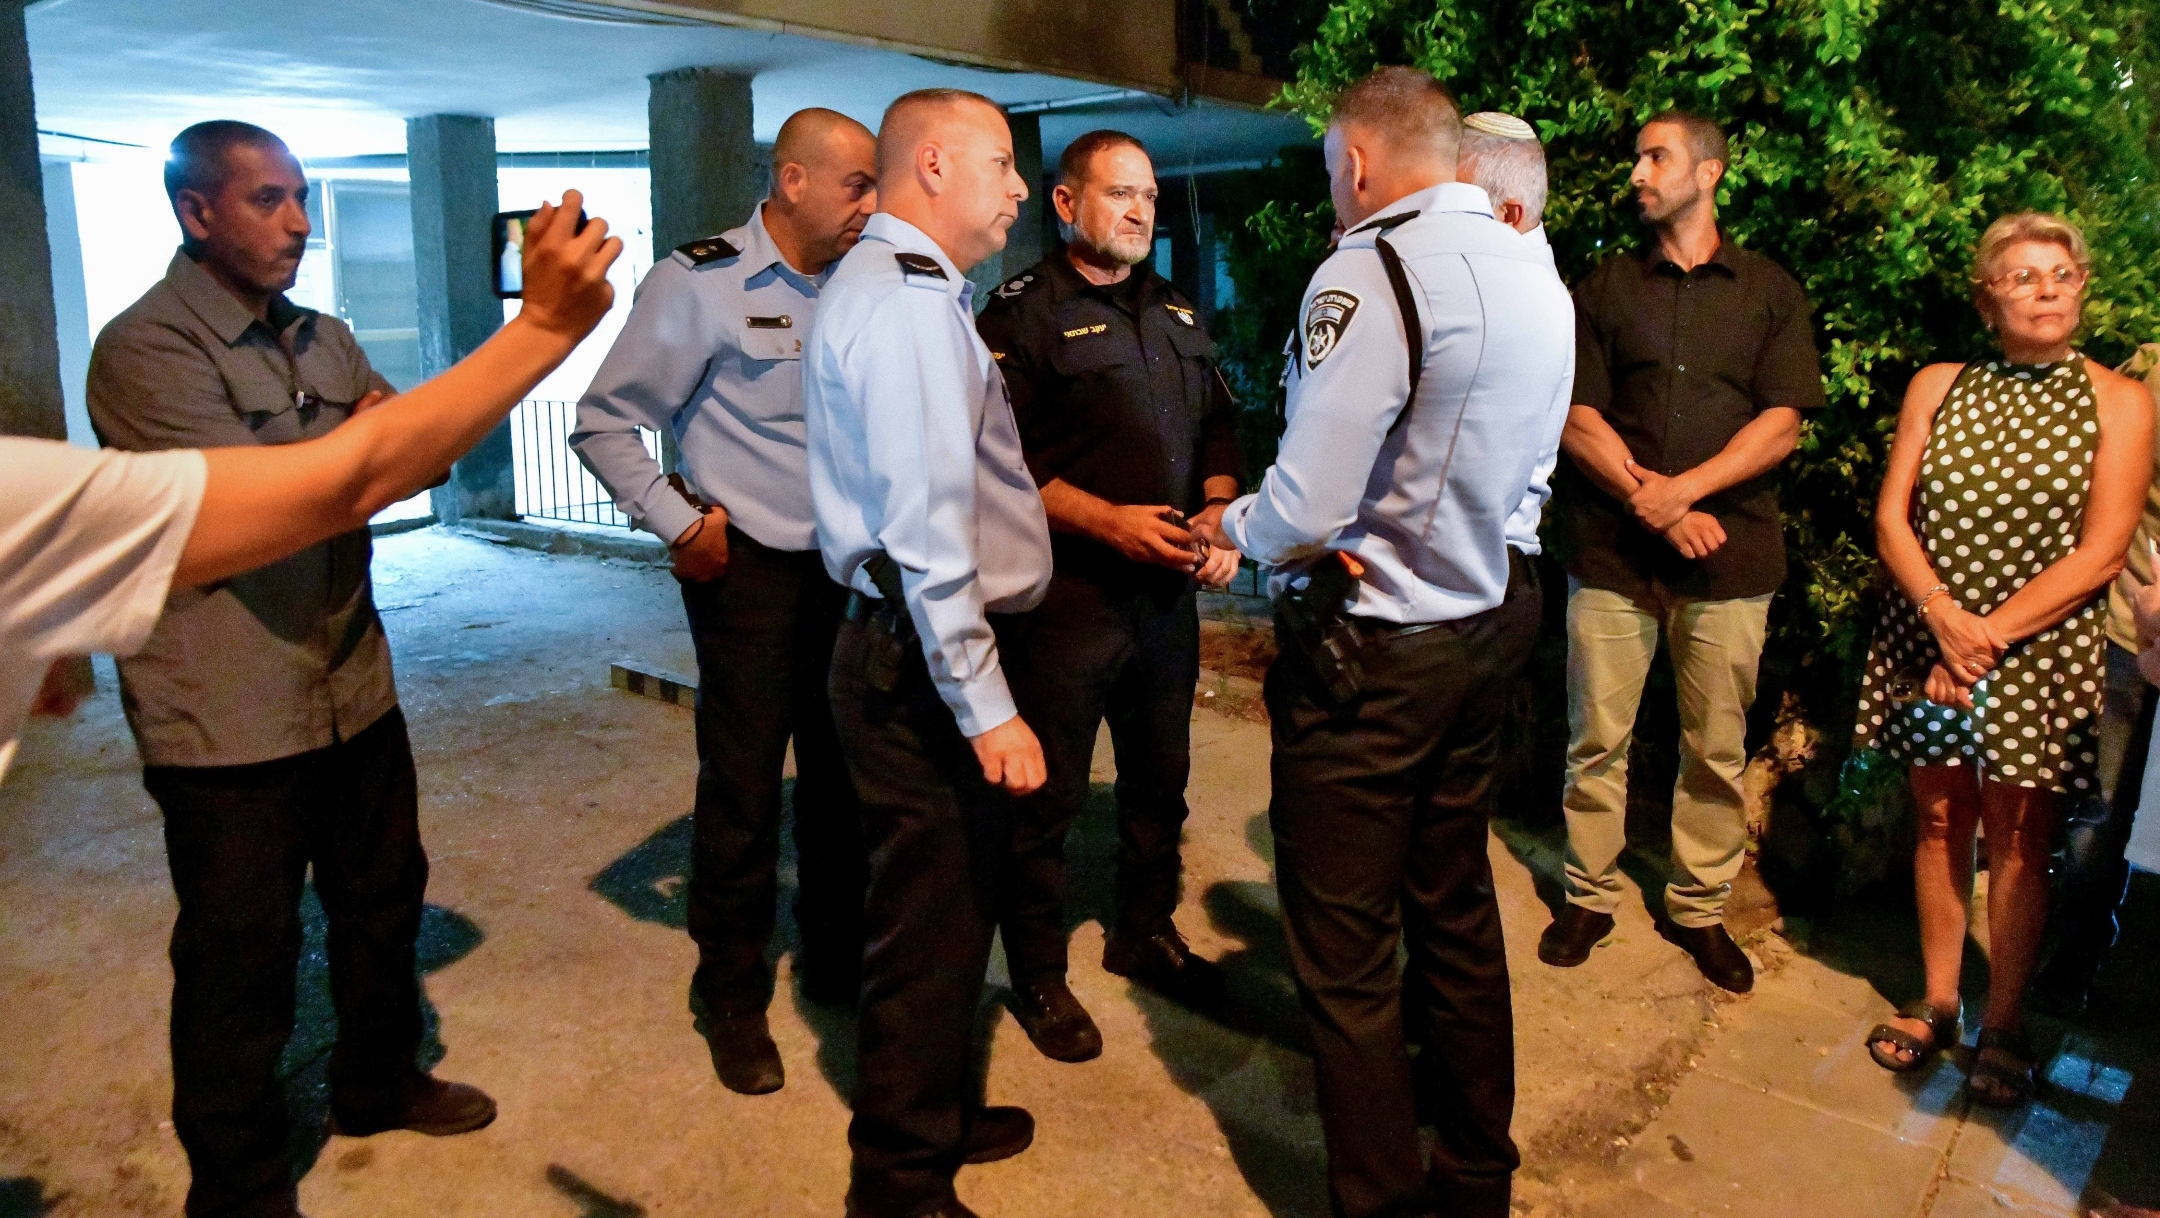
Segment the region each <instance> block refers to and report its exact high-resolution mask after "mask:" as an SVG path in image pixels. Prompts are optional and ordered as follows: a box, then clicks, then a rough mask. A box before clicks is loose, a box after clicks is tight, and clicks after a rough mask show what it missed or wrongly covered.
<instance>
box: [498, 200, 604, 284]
mask: <svg viewBox="0 0 2160 1218" xmlns="http://www.w3.org/2000/svg"><path fill="white" fill-rule="evenodd" d="M539 214H540V209H539V208H537V207H528V208H526V209H525V210H524V211H499V212H496V213H495V222H494V224H493V226H492V227H493V229H494V238H495V258H494V266H495V294H496V295H497V296H500V297H502V298H503V299H504V300H514V299H517V298H519V297H522V296H524V295H525V225H526V224H527V223H528V222H530V221H531V220H532V218H533V217H534V216H537V215H539ZM584 231H585V211H584V209H583V208H580V209H578V214H577V227H576V228H574V229H572V230H571V232H572V233H573V234H575V233H582V232H584Z"/></svg>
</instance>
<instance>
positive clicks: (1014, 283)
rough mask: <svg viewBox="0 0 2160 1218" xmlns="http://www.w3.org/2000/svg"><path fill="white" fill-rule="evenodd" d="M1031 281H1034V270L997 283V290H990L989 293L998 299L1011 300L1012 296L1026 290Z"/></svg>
mask: <svg viewBox="0 0 2160 1218" xmlns="http://www.w3.org/2000/svg"><path fill="white" fill-rule="evenodd" d="M1033 282H1035V272H1033V271H1029V272H1028V273H1027V274H1025V275H1022V276H1019V277H1018V278H1016V279H1008V280H1006V281H1005V282H1004V283H1002V284H999V285H998V290H997V291H995V292H992V293H991V295H992V296H995V297H997V298H998V299H999V300H1011V299H1012V298H1013V297H1015V296H1018V295H1019V294H1020V293H1022V292H1025V291H1027V290H1028V285H1029V284H1031V283H1033Z"/></svg>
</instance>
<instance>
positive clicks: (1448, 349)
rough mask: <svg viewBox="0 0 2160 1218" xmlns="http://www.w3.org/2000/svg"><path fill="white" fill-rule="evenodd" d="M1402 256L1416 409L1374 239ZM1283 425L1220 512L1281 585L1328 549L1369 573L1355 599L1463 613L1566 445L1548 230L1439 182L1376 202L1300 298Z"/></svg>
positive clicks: (1384, 609) (1432, 616)
mask: <svg viewBox="0 0 2160 1218" xmlns="http://www.w3.org/2000/svg"><path fill="white" fill-rule="evenodd" d="M1406 212H1416V213H1418V215H1417V217H1416V218H1415V219H1412V220H1409V221H1407V222H1405V223H1402V224H1400V225H1398V226H1396V227H1395V228H1394V229H1393V230H1392V231H1391V232H1389V233H1388V234H1387V237H1388V243H1389V244H1390V245H1392V246H1394V248H1395V250H1396V252H1397V253H1398V254H1399V255H1401V257H1402V261H1403V266H1404V270H1405V271H1406V273H1407V275H1408V278H1409V281H1410V288H1411V294H1412V296H1413V297H1414V298H1415V299H1416V300H1417V303H1418V309H1419V312H1420V314H1421V318H1422V321H1423V324H1424V342H1425V369H1424V373H1423V375H1422V379H1420V381H1419V382H1418V392H1417V401H1416V403H1415V407H1414V410H1413V413H1412V415H1411V417H1410V420H1409V422H1408V423H1406V424H1404V425H1403V427H1402V428H1401V429H1400V430H1398V431H1397V432H1396V433H1395V434H1394V435H1392V436H1391V435H1389V434H1388V427H1389V425H1390V424H1392V423H1393V422H1394V421H1395V418H1396V415H1397V414H1398V413H1400V412H1401V410H1402V409H1403V406H1404V403H1405V402H1406V401H1407V400H1408V399H1409V396H1410V366H1409V352H1408V348H1407V347H1406V346H1405V345H1404V337H1403V319H1402V315H1401V313H1400V312H1399V310H1398V309H1397V307H1396V303H1395V294H1394V291H1393V290H1392V289H1391V288H1390V287H1389V285H1388V278H1387V272H1386V270H1385V268H1384V267H1383V266H1382V264H1381V261H1380V255H1379V253H1378V251H1377V250H1376V249H1375V247H1374V244H1373V242H1374V239H1375V237H1377V236H1378V235H1379V225H1380V223H1381V222H1383V221H1385V220H1386V219H1388V218H1389V217H1391V216H1398V215H1401V214H1403V213H1406ZM1299 317H1300V318H1301V319H1302V320H1301V323H1300V326H1299V334H1298V342H1297V344H1296V352H1295V360H1294V362H1293V364H1292V366H1291V368H1290V370H1289V375H1288V385H1289V395H1290V397H1289V403H1288V407H1287V413H1288V418H1289V426H1288V428H1287V429H1286V430H1285V431H1284V433H1283V438H1282V444H1281V446H1280V447H1279V449H1278V450H1277V455H1276V458H1275V464H1274V465H1273V466H1272V467H1271V468H1270V469H1269V470H1268V471H1267V473H1266V475H1265V476H1264V477H1263V478H1262V479H1261V482H1260V490H1259V493H1257V494H1254V495H1247V496H1245V497H1244V498H1242V499H1239V500H1238V501H1237V502H1236V503H1233V504H1231V505H1230V507H1229V509H1228V510H1227V511H1226V512H1225V513H1224V514H1223V529H1224V530H1225V531H1226V532H1228V533H1229V535H1230V538H1231V540H1232V541H1233V542H1235V543H1236V545H1237V547H1238V549H1240V550H1242V551H1244V552H1245V554H1246V555H1248V556H1249V557H1251V558H1252V559H1253V560H1254V561H1256V562H1259V563H1262V564H1264V565H1266V566H1269V567H1273V568H1275V570H1274V572H1273V574H1272V576H1271V578H1270V587H1271V590H1273V591H1278V592H1279V591H1280V590H1281V589H1282V588H1283V586H1284V585H1286V584H1287V583H1289V582H1290V581H1292V580H1293V579H1297V578H1299V577H1301V576H1302V575H1303V573H1304V568H1305V567H1307V566H1308V565H1310V564H1311V562H1312V561H1313V560H1314V559H1316V558H1318V557H1319V556H1320V555H1322V554H1323V553H1325V552H1326V551H1328V550H1347V551H1349V552H1350V553H1352V554H1355V555H1356V556H1357V557H1358V558H1359V559H1360V560H1362V561H1363V563H1364V565H1365V568H1366V572H1365V577H1364V580H1363V582H1362V583H1360V585H1359V587H1358V592H1357V596H1356V598H1355V599H1354V600H1353V601H1352V602H1351V603H1350V606H1349V610H1350V612H1352V613H1354V614H1358V615H1360V616H1364V617H1372V618H1378V619H1381V620H1384V621H1391V622H1402V623H1418V622H1441V621H1453V620H1456V619H1458V618H1465V617H1469V616H1471V615H1473V614H1477V613H1482V612H1484V611H1485V610H1487V609H1491V608H1493V607H1495V606H1497V605H1499V604H1500V603H1501V602H1502V601H1503V600H1505V599H1506V597H1507V584H1508V553H1507V551H1508V539H1509V524H1510V521H1511V518H1513V517H1514V516H1515V514H1516V513H1517V512H1518V511H1519V510H1520V509H1521V508H1522V506H1523V500H1524V498H1525V496H1526V495H1527V494H1528V493H1529V489H1530V486H1531V483H1532V481H1533V480H1534V479H1535V477H1536V475H1537V472H1538V469H1539V467H1540V465H1541V463H1542V462H1543V461H1544V460H1545V459H1546V456H1547V454H1549V453H1552V452H1554V451H1555V450H1556V449H1557V447H1558V444H1559V440H1560V429H1561V427H1562V425H1563V424H1564V423H1565V422H1566V421H1567V410H1568V397H1569V393H1570V390H1571V388H1572V386H1573V382H1574V375H1575V338H1574V335H1575V322H1574V317H1575V314H1574V306H1573V304H1572V302H1571V301H1570V300H1569V298H1568V293H1567V289H1566V288H1565V287H1563V286H1562V285H1561V283H1560V280H1559V277H1558V276H1557V275H1555V274H1554V273H1553V271H1552V263H1551V254H1550V253H1549V251H1548V250H1547V249H1545V248H1544V247H1543V246H1542V245H1541V244H1540V243H1538V242H1535V241H1532V240H1531V239H1530V238H1528V237H1525V236H1524V235H1523V234H1521V233H1518V232H1516V231H1515V230H1514V229H1511V228H1509V227H1508V226H1506V225H1504V224H1502V223H1500V222H1499V221H1498V220H1495V219H1493V218H1492V206H1491V204H1490V203H1488V202H1487V201H1486V198H1485V192H1484V191H1482V190H1480V189H1478V188H1477V187H1475V186H1470V185H1465V184H1462V183H1457V182H1445V183H1442V184H1440V185H1438V186H1434V187H1432V188H1430V189H1427V190H1422V191H1419V192H1417V193H1416V194H1413V195H1410V196H1408V197H1407V198H1404V199H1400V200H1398V201H1397V202H1395V203H1394V204H1392V205H1390V206H1388V207H1385V208H1382V209H1381V210H1380V211H1379V212H1378V213H1376V214H1375V215H1374V216H1373V217H1372V218H1371V219H1370V220H1368V221H1367V222H1366V223H1364V224H1362V225H1360V226H1358V227H1357V228H1355V229H1353V230H1352V231H1351V232H1350V233H1348V234H1347V235H1345V236H1344V237H1343V239H1342V242H1341V244H1340V245H1338V246H1337V247H1336V252H1335V254H1334V255H1333V256H1332V257H1330V258H1329V259H1328V260H1327V261H1326V262H1324V263H1322V264H1321V265H1320V269H1319V270H1318V271H1316V272H1315V273H1314V274H1313V277H1312V282H1311V284H1310V285H1308V286H1307V288H1306V290H1305V300H1304V303H1303V305H1302V307H1301V308H1300V310H1299Z"/></svg>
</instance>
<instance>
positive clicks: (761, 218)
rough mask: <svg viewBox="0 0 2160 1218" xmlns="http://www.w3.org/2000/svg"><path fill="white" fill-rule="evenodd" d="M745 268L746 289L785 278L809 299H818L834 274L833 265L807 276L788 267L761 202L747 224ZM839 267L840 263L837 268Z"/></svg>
mask: <svg viewBox="0 0 2160 1218" xmlns="http://www.w3.org/2000/svg"><path fill="white" fill-rule="evenodd" d="M742 231H743V247H742V262H741V264H740V265H741V267H742V270H743V272H744V274H743V287H744V288H746V289H750V290H755V289H757V288H761V287H764V286H765V283H766V281H767V280H768V279H784V280H786V281H787V282H788V283H790V284H792V285H793V286H794V287H795V290H797V291H799V292H801V293H802V294H803V295H805V296H815V295H817V294H818V289H819V288H822V287H824V286H825V281H826V279H828V278H830V277H831V275H832V266H828V267H826V268H825V269H824V270H822V271H819V272H818V273H817V274H815V275H805V274H803V273H802V272H801V271H798V270H796V269H795V268H794V267H792V266H789V265H788V260H787V259H786V258H785V257H783V256H782V255H781V253H780V244H779V243H778V242H776V241H774V240H773V239H772V233H771V232H769V231H767V229H766V228H765V205H764V204H763V203H760V204H758V205H757V210H756V211H753V212H751V213H750V223H748V224H745V225H743V230H742ZM837 265H839V264H838V263H837V262H835V263H834V264H833V266H837Z"/></svg>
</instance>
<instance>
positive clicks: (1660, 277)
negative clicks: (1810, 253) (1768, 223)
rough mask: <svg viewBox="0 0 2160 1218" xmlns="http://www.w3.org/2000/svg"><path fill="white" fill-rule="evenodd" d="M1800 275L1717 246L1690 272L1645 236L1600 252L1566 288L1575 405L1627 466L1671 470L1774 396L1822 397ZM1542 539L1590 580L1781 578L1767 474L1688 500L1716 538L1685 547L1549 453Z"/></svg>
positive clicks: (1701, 458) (1709, 592)
mask: <svg viewBox="0 0 2160 1218" xmlns="http://www.w3.org/2000/svg"><path fill="white" fill-rule="evenodd" d="M1808 314H1809V305H1808V299H1807V296H1806V294H1805V293H1804V292H1802V291H1801V289H1800V285H1799V283H1798V282H1796V281H1795V280H1794V279H1793V277H1792V276H1791V275H1789V274H1787V273H1786V272H1785V270H1784V268H1782V267H1780V266H1778V265H1777V264H1776V263H1774V262H1772V261H1770V260H1769V259H1768V258H1765V257H1763V256H1762V255H1761V254H1758V253H1755V252H1753V251H1751V250H1746V249H1742V248H1740V247H1739V246H1736V245H1734V244H1733V243H1732V241H1731V240H1730V239H1729V238H1728V239H1725V240H1722V241H1720V242H1719V243H1718V251H1717V254H1716V255H1715V256H1714V257H1712V258H1711V259H1710V261H1708V262H1705V263H1703V264H1702V265H1701V266H1698V267H1696V268H1694V269H1693V270H1690V271H1682V270H1681V269H1680V267H1679V266H1678V265H1677V264H1675V263H1674V262H1672V261H1671V260H1670V259H1668V258H1666V257H1665V256H1664V254H1662V253H1661V252H1659V250H1658V248H1657V247H1656V245H1654V244H1653V245H1651V246H1650V247H1649V248H1647V249H1645V250H1643V251H1641V252H1640V253H1635V254H1618V255H1615V256H1613V257H1611V258H1607V259H1606V260H1605V261H1604V263H1603V264H1601V265H1600V266H1599V267H1598V268H1597V269H1596V270H1594V271H1592V272H1590V274H1589V275H1588V276H1587V277H1586V278H1585V279H1584V280H1583V281H1582V283H1581V284H1580V285H1578V286H1577V287H1576V289H1575V333H1576V354H1575V393H1574V399H1575V404H1576V405H1579V406H1588V407H1590V408H1591V409H1593V410H1596V411H1597V412H1598V413H1599V414H1602V415H1604V416H1605V421H1606V422H1608V423H1610V424H1612V428H1613V430H1614V431H1616V432H1618V433H1619V434H1620V438H1621V439H1622V440H1624V441H1626V442H1627V446H1628V451H1629V452H1630V453H1632V454H1633V455H1634V457H1635V463H1636V464H1637V465H1640V466H1642V467H1643V468H1644V469H1648V470H1655V471H1656V472H1658V473H1661V474H1665V475H1667V476H1671V475H1674V474H1680V473H1685V472H1686V471H1688V470H1691V469H1693V468H1695V467H1696V466H1698V465H1701V464H1702V463H1703V462H1705V461H1708V460H1709V459H1710V458H1712V457H1714V456H1716V455H1718V453H1720V452H1722V451H1723V450H1724V448H1725V446H1726V445H1727V444H1728V443H1730V442H1731V441H1732V438H1733V436H1734V435H1736V434H1738V432H1739V431H1740V429H1741V428H1743V427H1746V426H1747V425H1748V424H1749V423H1751V422H1753V421H1754V419H1755V416H1757V415H1759V414H1761V413H1762V412H1763V411H1765V410H1769V409H1772V408H1773V407H1779V406H1789V407H1792V408H1795V409H1798V410H1812V409H1814V408H1816V407H1819V406H1821V405H1822V404H1823V387H1822V363H1821V360H1820V358H1819V357H1818V356H1817V354H1816V350H1815V335H1814V330H1813V328H1812V327H1811V326H1810V325H1809V320H1808ZM1553 504H1554V507H1555V509H1556V511H1555V515H1554V523H1555V526H1556V534H1557V535H1556V536H1555V538H1554V542H1555V544H1554V549H1555V551H1556V552H1557V553H1558V555H1559V557H1560V560H1561V562H1562V564H1563V565H1565V566H1566V567H1567V570H1568V574H1570V575H1572V576H1574V577H1575V578H1576V579H1579V580H1581V581H1582V582H1583V583H1585V584H1588V585H1590V586H1591V587H1594V588H1605V589H1609V590H1612V591H1616V592H1623V593H1632V592H1638V591H1645V590H1647V589H1648V588H1649V587H1650V586H1651V585H1653V584H1654V585H1656V586H1658V587H1662V588H1663V589H1665V590H1666V591H1668V592H1670V593H1672V594H1674V595H1677V596H1682V597H1686V598H1689V599H1700V600H1731V599H1735V598H1739V597H1748V596H1760V595H1763V594H1765V593H1768V592H1774V591H1776V590H1777V587H1778V585H1779V584H1781V583H1783V582H1784V581H1785V537H1784V531H1783V528H1782V526H1781V524H1780V521H1779V519H1778V502H1777V492H1776V490H1775V489H1774V487H1773V485H1772V482H1771V476H1770V475H1768V474H1765V475H1763V476H1762V477H1760V478H1755V479H1752V480H1750V481H1747V482H1743V483H1740V484H1739V485H1737V486H1733V487H1729V488H1727V489H1726V490H1724V491H1721V492H1719V493H1718V494H1715V495H1712V496H1710V497H1708V498H1706V499H1704V500H1702V501H1701V502H1700V503H1697V504H1696V505H1695V507H1696V510H1698V511H1703V512H1708V513H1710V514H1711V515H1712V516H1715V517H1717V520H1718V523H1719V524H1720V525H1722V526H1723V527H1724V529H1725V544H1724V545H1723V546H1720V547H1719V548H1718V549H1717V551H1716V552H1715V553H1713V554H1711V555H1710V556H1709V557H1708V558H1703V559H1699V560H1691V559H1687V558H1683V557H1681V555H1680V552H1679V551H1678V550H1675V549H1674V548H1673V547H1672V543H1670V542H1668V541H1666V540H1665V539H1664V538H1663V537H1661V536H1658V535H1657V534H1654V533H1652V532H1650V531H1649V530H1648V529H1645V528H1643V527H1642V526H1641V525H1640V524H1638V523H1636V521H1635V517H1634V514H1633V513H1632V512H1630V511H1629V510H1628V508H1627V505H1626V504H1624V503H1621V502H1620V501H1618V500H1616V499H1614V498H1613V497H1612V496H1610V495H1608V494H1606V493H1605V492H1604V491H1603V490H1602V489H1600V488H1599V487H1598V486H1597V484H1595V483H1593V482H1591V481H1590V479H1589V478H1588V477H1586V476H1584V474H1583V473H1582V471H1581V470H1579V469H1577V468H1575V464H1574V462H1573V461H1564V462H1562V463H1561V467H1560V471H1559V477H1558V479H1557V480H1556V485H1555V487H1554V493H1553Z"/></svg>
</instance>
